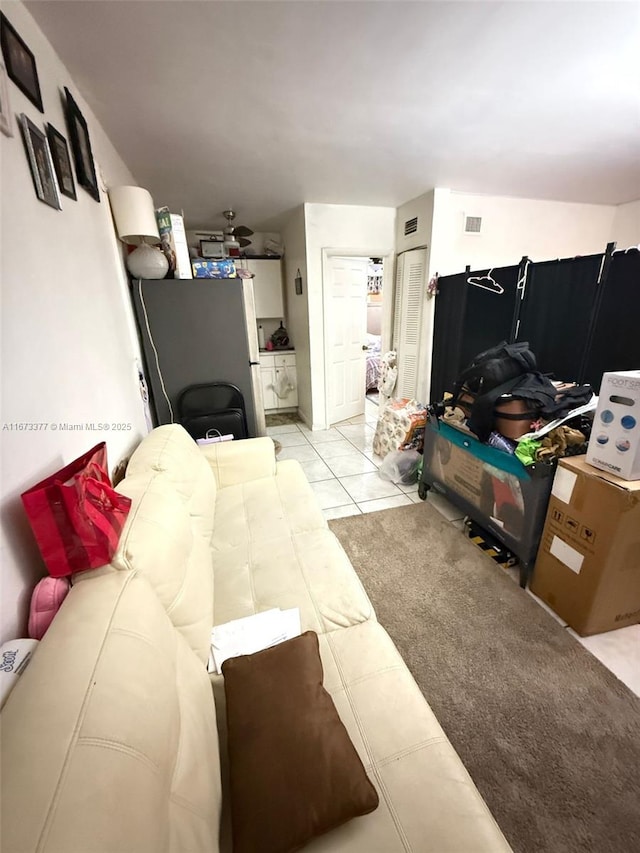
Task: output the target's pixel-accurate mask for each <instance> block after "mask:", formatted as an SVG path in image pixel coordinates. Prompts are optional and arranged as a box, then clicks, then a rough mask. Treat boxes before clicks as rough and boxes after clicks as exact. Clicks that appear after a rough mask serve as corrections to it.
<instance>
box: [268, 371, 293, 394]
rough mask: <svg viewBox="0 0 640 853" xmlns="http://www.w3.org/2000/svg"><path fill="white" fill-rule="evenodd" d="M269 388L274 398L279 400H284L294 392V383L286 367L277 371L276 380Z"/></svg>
mask: <svg viewBox="0 0 640 853" xmlns="http://www.w3.org/2000/svg"><path fill="white" fill-rule="evenodd" d="M271 387H272V388H273V390H274V392H275V395H276V397H278V398H279V399H280V400H284V399H285V397H286V396H287V395H288V394H290V393H291V392H292V391H295V390H296V383H295V382H294V380H293V378H292V377H291V376H290V375H289V371H288V370H287V368H286V366H285V367H282V368H280V369H279V371H278V378H277V379H276V381H275V383H274V384H273V385H272V386H271Z"/></svg>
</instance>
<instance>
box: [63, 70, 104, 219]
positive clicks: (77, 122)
mask: <svg viewBox="0 0 640 853" xmlns="http://www.w3.org/2000/svg"><path fill="white" fill-rule="evenodd" d="M64 94H65V98H66V102H65V107H66V115H67V125H68V128H69V139H70V141H71V150H72V151H73V161H74V163H75V167H76V178H77V179H78V183H79V184H80V186H81V187H83V188H84V189H85V190H86V191H87V192H88V193H89V195H90V196H91V198H93V199H95V200H96V201H97V202H99V201H100V190H99V189H98V179H97V177H96V167H95V164H94V162H93V152H92V151H91V139H90V138H89V128H88V127H87V122H86V121H85V118H84V116H83V115H82V112H81V110H80V107H79V106H78V105H77V103H76V102H75V99H74V97H73V95H72V94H71V92H70V91H69V90H68V89H67V87H66V86H65V87H64Z"/></svg>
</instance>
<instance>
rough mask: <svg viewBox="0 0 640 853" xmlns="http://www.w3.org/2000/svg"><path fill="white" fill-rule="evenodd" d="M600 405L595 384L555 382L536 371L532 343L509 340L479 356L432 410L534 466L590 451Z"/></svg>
mask: <svg viewBox="0 0 640 853" xmlns="http://www.w3.org/2000/svg"><path fill="white" fill-rule="evenodd" d="M596 405H597V397H596V396H595V395H594V394H593V391H592V390H591V386H590V385H576V384H575V383H566V382H553V381H551V380H550V379H549V378H548V377H547V376H544V375H543V374H542V373H540V372H539V371H537V370H536V358H535V355H534V354H533V353H532V352H531V350H530V349H529V344H528V343H525V342H523V343H518V344H507V343H506V342H504V341H503V342H502V343H500V344H498V345H497V346H495V347H492V348H491V349H489V350H486V351H485V352H482V353H480V354H479V355H477V356H476V357H475V358H474V359H473V361H472V362H471V364H470V365H469V366H468V367H467V368H466V369H465V370H464V371H463V372H462V374H461V375H460V376H459V377H458V380H457V381H456V383H455V384H454V386H453V393H452V394H450V395H445V400H444V401H443V402H442V403H437V404H435V405H432V406H431V407H430V410H431V413H432V414H435V415H437V416H440V417H441V418H442V419H443V420H444V421H445V422H447V423H449V424H450V425H451V426H456V427H458V428H463V429H464V428H466V429H468V430H469V431H470V432H472V433H473V434H474V435H476V436H477V437H478V439H479V440H480V441H482V442H483V443H485V444H488V445H490V446H491V447H495V448H497V449H499V450H503V451H504V452H505V453H509V454H514V455H515V456H517V458H518V459H519V460H520V461H521V462H522V463H523V464H524V465H533V464H534V463H535V462H544V461H551V460H553V461H555V460H556V459H557V458H559V457H564V456H575V455H578V454H583V453H585V452H586V448H587V442H588V439H589V436H590V433H591V418H589V417H587V415H588V413H593V411H595V408H596Z"/></svg>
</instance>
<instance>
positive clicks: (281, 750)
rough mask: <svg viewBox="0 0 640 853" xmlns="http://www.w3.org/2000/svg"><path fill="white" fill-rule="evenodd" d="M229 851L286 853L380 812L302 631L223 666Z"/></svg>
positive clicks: (313, 645)
mask: <svg viewBox="0 0 640 853" xmlns="http://www.w3.org/2000/svg"><path fill="white" fill-rule="evenodd" d="M222 674H223V675H224V689H225V694H226V697H227V729H228V744H229V767H230V774H231V820H232V828H233V850H234V853H291V851H294V850H299V849H300V848H301V847H302V846H304V844H306V843H307V842H308V841H310V840H311V839H312V838H315V837H316V836H318V835H322V834H323V833H324V832H328V831H329V830H330V829H334V827H336V826H340V824H343V823H346V822H347V821H348V820H351V818H353V817H357V816H358V815H364V814H368V813H369V812H372V811H373V810H374V809H375V808H377V806H378V794H377V792H376V789H375V788H374V787H373V785H372V784H371V782H370V781H369V779H368V777H367V774H366V773H365V770H364V767H363V765H362V762H361V761H360V758H359V757H358V753H357V752H356V750H355V747H354V746H353V744H352V743H351V740H350V738H349V735H348V734H347V730H346V729H345V727H344V725H343V723H342V722H341V720H340V718H339V717H338V712H337V711H336V708H335V705H334V704H333V700H332V699H331V697H330V696H329V694H328V693H327V691H326V690H325V689H324V687H323V686H322V662H321V660H320V653H319V649H318V637H317V635H316V634H315V633H314V632H313V631H307V632H306V633H305V634H303V635H302V636H301V637H296V638H295V639H293V640H287V641H286V642H284V643H281V644H280V645H278V646H274V647H273V648H271V649H265V650H264V651H262V652H257V653H256V654H253V655H243V656H242V657H237V658H229V659H228V660H226V661H225V662H224V664H223V665H222Z"/></svg>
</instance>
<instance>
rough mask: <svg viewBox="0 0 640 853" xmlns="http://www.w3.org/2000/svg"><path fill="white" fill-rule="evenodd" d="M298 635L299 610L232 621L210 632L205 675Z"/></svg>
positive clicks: (293, 609)
mask: <svg viewBox="0 0 640 853" xmlns="http://www.w3.org/2000/svg"><path fill="white" fill-rule="evenodd" d="M300 633H301V624H300V608H299V607H292V608H291V609H289V610H280V608H279V607H276V608H273V609H271V610H264V611H263V612H262V613H255V614H253V615H252V616H244V617H243V618H242V619H234V620H233V621H231V622H225V623H224V624H222V625H216V626H215V628H212V630H211V656H210V658H209V667H208V669H209V672H217V673H218V674H220V673H221V672H222V664H223V663H224V662H225V660H227V658H235V657H238V656H239V655H252V654H254V652H260V651H262V650H263V649H268V648H270V647H271V646H276V645H277V644H278V643H283V642H284V641H285V640H291V639H292V638H293V637H299V636H300Z"/></svg>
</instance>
